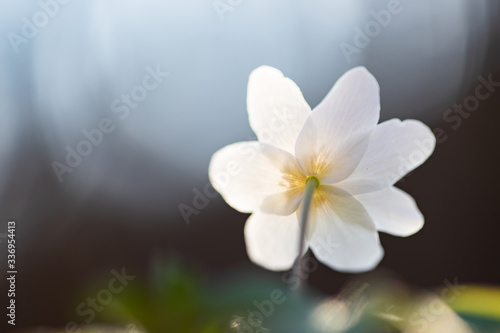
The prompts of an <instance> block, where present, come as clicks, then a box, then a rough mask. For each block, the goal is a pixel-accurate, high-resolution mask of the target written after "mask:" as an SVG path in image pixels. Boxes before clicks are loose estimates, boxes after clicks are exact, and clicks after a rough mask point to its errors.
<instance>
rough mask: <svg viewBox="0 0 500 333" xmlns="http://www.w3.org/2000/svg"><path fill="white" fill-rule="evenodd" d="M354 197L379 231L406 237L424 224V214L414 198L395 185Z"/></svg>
mask: <svg viewBox="0 0 500 333" xmlns="http://www.w3.org/2000/svg"><path fill="white" fill-rule="evenodd" d="M356 199H358V200H359V202H361V204H363V206H364V207H365V208H366V210H367V211H368V214H370V217H371V218H372V220H373V223H375V227H376V228H377V230H379V231H383V232H386V233H389V234H391V235H395V236H402V237H406V236H410V235H413V234H414V233H416V232H417V231H419V230H420V229H422V227H423V225H424V216H423V215H422V213H420V210H419V209H418V207H417V204H416V203H415V200H413V198H412V196H411V195H409V194H408V193H406V192H404V191H401V190H400V189H398V188H396V187H392V186H391V187H388V188H386V189H383V190H381V191H376V192H371V193H366V194H361V195H358V196H356Z"/></svg>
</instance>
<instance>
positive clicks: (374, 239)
mask: <svg viewBox="0 0 500 333" xmlns="http://www.w3.org/2000/svg"><path fill="white" fill-rule="evenodd" d="M320 189H321V190H320V192H319V195H320V197H319V198H318V199H320V200H316V199H317V198H316V196H315V198H314V200H316V202H315V203H314V205H313V207H311V208H312V209H311V216H310V219H311V220H314V230H313V232H312V235H311V239H310V242H309V245H310V247H311V249H312V251H313V252H314V255H315V256H316V258H318V260H319V261H320V262H322V263H324V264H325V265H327V266H329V267H331V268H333V269H335V270H338V271H343V272H362V271H367V270H371V269H373V268H374V267H375V266H377V264H378V263H379V262H380V260H382V257H383V256H384V250H383V249H382V246H381V245H380V241H379V238H378V233H377V231H376V229H375V226H374V224H373V222H372V220H371V219H370V216H369V215H368V213H367V211H366V210H365V208H364V207H363V205H361V203H359V201H357V200H356V199H355V198H354V197H352V196H351V195H349V194H348V193H347V192H345V191H342V190H340V189H337V188H334V187H331V186H325V185H322V186H321V187H320Z"/></svg>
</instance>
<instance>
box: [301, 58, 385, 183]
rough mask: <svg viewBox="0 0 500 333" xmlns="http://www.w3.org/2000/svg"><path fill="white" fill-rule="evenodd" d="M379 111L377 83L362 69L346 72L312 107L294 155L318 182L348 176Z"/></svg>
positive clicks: (365, 146) (363, 149) (366, 140)
mask: <svg viewBox="0 0 500 333" xmlns="http://www.w3.org/2000/svg"><path fill="white" fill-rule="evenodd" d="M379 114H380V98H379V86H378V83H377V81H376V80H375V78H374V77H373V75H371V74H370V73H369V72H368V71H367V70H366V68H364V67H357V68H354V69H352V70H350V71H348V72H346V73H345V74H344V75H343V76H342V77H341V78H340V79H339V80H338V81H337V83H335V85H334V86H333V88H332V90H331V91H330V92H329V93H328V95H327V96H326V97H325V99H324V100H323V101H322V102H321V103H320V104H319V105H318V106H317V107H316V108H315V109H314V110H313V112H312V113H311V115H310V116H309V118H308V119H307V121H306V123H305V124H304V128H303V130H302V131H301V133H300V134H299V137H298V139H297V143H296V146H295V156H297V160H298V162H299V164H300V166H301V167H302V168H303V169H304V171H305V172H306V173H307V174H315V175H318V176H320V177H321V180H322V182H326V183H330V184H332V183H336V182H338V181H341V180H343V179H345V178H346V177H348V176H349V175H350V174H351V173H352V172H353V171H354V169H355V168H356V166H357V165H358V163H359V161H360V160H361V158H362V156H363V154H364V152H365V150H366V148H367V146H368V140H369V135H370V134H371V132H372V130H373V129H374V128H375V126H376V125H377V122H378V119H379Z"/></svg>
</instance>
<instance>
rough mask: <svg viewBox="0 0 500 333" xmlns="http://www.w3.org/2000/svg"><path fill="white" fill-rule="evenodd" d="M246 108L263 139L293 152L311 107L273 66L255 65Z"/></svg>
mask: <svg viewBox="0 0 500 333" xmlns="http://www.w3.org/2000/svg"><path fill="white" fill-rule="evenodd" d="M247 109H248V116H249V120H250V126H251V127H252V129H253V131H254V132H255V134H256V135H257V138H258V139H259V141H260V142H264V143H269V144H272V145H274V146H276V147H278V148H281V149H283V150H285V151H287V152H289V153H291V154H294V151H295V141H296V140H297V136H298V134H299V132H300V130H301V129H302V127H303V125H304V122H305V120H306V118H307V116H308V115H309V114H310V113H311V108H310V107H309V105H308V104H307V102H306V101H305V99H304V97H303V96H302V93H301V91H300V89H299V87H297V85H296V84H295V83H294V82H293V81H292V80H290V79H289V78H287V77H284V76H283V73H281V72H280V71H279V70H277V69H276V68H273V67H269V66H261V67H259V68H257V69H255V70H254V71H253V72H252V73H251V74H250V78H249V81H248V94H247Z"/></svg>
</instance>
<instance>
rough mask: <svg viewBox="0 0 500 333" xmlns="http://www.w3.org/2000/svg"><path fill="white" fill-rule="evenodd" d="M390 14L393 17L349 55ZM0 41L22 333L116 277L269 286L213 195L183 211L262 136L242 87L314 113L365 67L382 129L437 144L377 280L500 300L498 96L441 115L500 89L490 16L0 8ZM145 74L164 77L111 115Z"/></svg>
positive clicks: (276, 6)
mask: <svg viewBox="0 0 500 333" xmlns="http://www.w3.org/2000/svg"><path fill="white" fill-rule="evenodd" d="M391 3H392V4H391ZM394 3H399V4H394ZM54 4H55V5H54ZM388 6H395V7H394V8H397V10H395V12H397V13H393V14H392V15H391V16H390V17H389V19H388V21H386V22H385V23H386V24H384V25H385V26H384V25H381V24H379V25H378V26H379V28H380V29H379V30H372V31H371V34H372V36H368V37H367V38H363V37H360V33H359V30H361V31H366V30H365V29H367V26H369V25H370V24H371V23H370V22H374V21H375V22H376V16H377V15H378V14H377V13H380V11H382V10H388V8H389V7H388ZM391 8H392V7H391ZM41 11H44V12H45V13H47V15H45V17H46V18H47V19H46V20H45V19H44V16H43V15H41V14H39V13H40V12H41ZM37 13H38V14H37ZM374 13H375V14H374ZM379 19H380V18H379ZM36 20H38V21H36ZM26 22H28V23H30V22H31V23H30V24H34V23H37V25H39V27H36V26H35V29H34V30H33V29H31V30H30V28H29V27H28V28H26V26H27V25H28V26H29V24H27V23H26ZM368 29H369V28H368ZM0 35H1V36H3V37H2V38H1V41H0V203H1V211H0V232H2V233H5V232H6V230H7V226H6V225H7V221H9V220H12V219H14V220H15V221H17V235H16V240H17V251H18V252H17V264H18V276H17V287H18V293H17V296H16V300H17V302H18V322H17V326H18V327H20V328H23V327H32V326H37V325H46V326H63V325H64V324H65V323H66V322H67V321H68V320H70V319H72V318H75V308H76V306H77V304H78V303H80V302H81V290H84V288H85V287H86V286H88V285H89V284H90V283H92V282H93V281H95V280H96V279H99V278H101V277H103V276H104V277H106V276H109V272H110V271H111V270H112V269H121V268H122V267H126V269H127V272H130V273H131V274H134V275H135V276H145V275H146V274H147V272H148V270H149V269H150V262H151V258H153V257H155V256H157V255H167V256H176V257H178V258H181V260H182V261H183V262H186V263H189V264H190V265H195V266H196V267H198V268H199V269H200V270H201V271H203V272H204V273H206V274H208V275H210V276H215V277H217V276H225V275H227V274H231V273H230V272H232V271H234V270H248V271H252V272H258V271H263V270H262V269H261V268H259V267H257V266H255V265H254V264H252V263H251V262H250V261H249V259H248V258H247V255H246V251H245V244H244V239H243V226H244V223H245V220H246V218H247V215H244V214H240V213H238V212H236V211H234V210H233V209H231V208H230V207H229V206H228V205H227V204H226V203H225V202H224V201H223V200H222V199H221V198H220V196H217V197H215V198H208V201H207V203H206V205H205V206H206V207H204V208H203V209H197V210H196V211H197V213H196V214H193V215H191V216H190V217H189V221H187V220H186V219H185V218H184V217H183V215H182V214H181V212H180V209H179V205H181V204H185V205H188V206H190V207H194V205H193V198H194V197H195V192H196V191H197V190H201V191H203V189H204V188H205V186H206V185H207V184H208V176H207V168H208V163H209V160H210V157H211V155H212V154H213V153H214V152H215V151H217V150H218V149H219V148H221V147H223V146H225V145H227V144H230V143H233V142H236V141H241V140H252V139H254V138H255V136H254V134H253V133H252V131H251V129H250V127H249V124H248V118H247V113H246V105H245V103H246V102H245V101H246V85H247V80H248V75H249V74H250V72H251V71H252V70H253V69H255V68H256V67H258V66H260V65H271V66H274V67H276V68H278V69H280V70H281V71H282V72H283V73H284V74H285V75H286V76H288V77H290V78H291V79H293V80H294V81H295V82H296V83H297V84H298V86H299V87H300V88H301V89H302V92H303V94H304V97H305V99H306V100H307V101H308V103H309V104H310V105H311V106H312V107H314V106H316V105H317V104H318V103H319V102H320V101H321V99H322V98H323V97H324V96H325V95H326V93H327V92H328V91H329V89H330V88H331V87H332V85H333V84H334V82H335V81H336V80H337V79H338V78H339V77H340V76H341V75H342V74H343V73H344V72H345V71H346V70H348V69H350V68H352V67H355V66H358V65H364V66H366V67H367V68H368V70H369V71H371V72H372V73H373V74H374V76H375V77H376V78H377V80H378V81H379V84H380V87H381V104H382V108H381V110H382V111H381V119H382V120H387V119H390V118H401V119H406V118H414V119H419V120H422V121H423V122H425V123H426V124H427V125H428V126H429V127H431V128H432V129H434V130H435V131H436V133H439V137H438V144H437V147H436V150H435V153H434V154H433V155H432V156H431V158H430V159H429V160H428V162H426V163H425V164H424V165H423V166H422V167H420V168H418V169H417V170H416V171H414V172H412V173H411V174H410V175H409V176H407V177H406V178H404V179H403V180H402V181H401V182H400V183H399V184H398V186H399V187H400V188H402V189H404V190H405V191H407V192H409V193H410V194H411V195H412V196H414V197H415V199H416V201H417V203H418V205H419V207H420V209H421V211H422V212H423V214H424V215H425V218H426V224H425V226H424V228H423V229H422V230H421V231H420V232H419V233H418V234H416V235H414V236H411V237H409V238H397V237H393V236H389V235H381V239H382V244H383V246H384V248H385V250H386V255H385V257H384V259H383V261H382V262H381V264H380V267H379V269H380V270H385V271H391V272H393V274H395V275H397V276H398V277H399V278H400V279H402V280H403V281H405V282H406V283H408V284H410V285H415V286H418V287H422V288H433V287H435V286H438V285H441V284H443V281H445V280H449V281H452V280H454V279H458V281H459V282H461V283H472V284H486V285H488V284H499V283H500V265H499V263H500V250H499V248H498V244H499V237H500V236H499V235H500V223H499V222H500V220H499V214H498V207H499V206H498V205H499V202H500V194H499V193H500V191H499V190H498V189H499V186H500V179H499V178H500V177H499V174H498V165H499V164H498V163H499V162H500V159H499V154H500V139H499V136H498V133H499V131H498V124H500V86H496V87H493V89H495V91H494V92H491V94H490V96H489V97H488V98H487V99H486V100H484V101H480V103H479V106H478V107H477V109H476V110H474V111H473V112H467V113H466V116H461V115H459V114H458V113H456V112H451V113H450V112H449V111H447V110H448V109H450V108H452V107H453V105H454V104H463V103H464V100H465V99H466V98H467V96H474V94H475V89H476V87H477V86H478V84H481V81H480V80H478V77H482V78H484V79H485V80H488V77H490V76H491V79H492V80H493V81H495V82H500V60H499V59H500V3H498V2H497V1H494V0H491V1H488V0H474V1H472V0H440V1H433V0H421V1H410V0H401V1H399V2H398V1H394V0H393V1H381V0H376V1H367V0H366V1H326V0H313V1H295V0H292V1H290V0H279V1H265V0H254V1H247V0H241V1H237V0H232V1H229V0H220V1H213V0H204V1H201V0H198V1H181V0H170V1H160V0H144V1H132V0H121V1H118V0H107V1H101V0H88V1H77V0H73V1H62V0H61V1H59V2H58V1H55V0H54V1H49V0H41V1H40V2H35V1H7V0H2V1H0ZM16 36H17V37H16ZM27 36H29V37H27ZM346 45H349V46H346ZM360 45H361V46H360ZM354 48H355V49H354ZM346 50H351V51H352V50H356V51H352V52H346ZM155 70H159V71H161V72H164V73H168V75H167V74H164V75H163V74H162V75H163V76H162V77H161V78H159V80H158V85H157V86H156V87H155V88H154V89H152V90H151V91H147V96H145V98H144V99H143V100H141V101H140V102H139V103H137V105H135V104H134V105H135V106H134V107H129V110H128V112H126V111H124V110H123V109H122V110H121V111H117V109H116V108H115V107H116V105H118V104H116V105H115V107H114V106H113V105H114V103H115V101H116V100H117V99H121V98H122V95H123V94H130V93H131V91H132V90H133V89H134V88H135V87H137V86H141V85H142V84H143V79H144V77H145V76H146V75H147V74H148V71H155ZM151 82H153V81H151ZM499 85H500V84H499ZM120 105H122V106H123V105H124V104H120ZM447 115H448V116H447ZM451 117H454V118H451ZM457 117H459V118H460V120H457ZM104 118H109V119H111V121H112V124H113V126H114V128H115V129H114V131H113V132H111V133H108V134H105V135H104V136H103V139H102V142H101V143H100V144H99V145H97V146H93V147H92V151H91V153H90V154H89V155H88V156H85V157H83V159H82V161H81V162H80V163H79V165H78V166H77V167H74V168H72V169H73V170H72V172H67V173H64V174H63V175H62V181H60V180H59V179H58V177H57V175H56V173H55V172H54V169H53V165H52V164H53V162H54V161H56V162H60V163H64V162H65V158H66V154H67V150H66V147H67V146H69V147H71V148H72V149H76V147H77V145H78V143H79V142H80V141H81V140H83V139H85V136H84V134H82V131H85V130H86V131H91V130H92V129H94V128H97V127H98V126H99V123H100V122H101V121H102V119H104ZM459 121H460V124H459V125H458V122H459ZM0 241H1V243H0V246H1V248H2V252H1V253H6V251H4V250H5V249H6V241H5V237H3V238H0ZM6 259H7V258H6V255H2V256H0V263H1V264H2V265H1V267H6V265H5V264H6ZM275 274H276V277H277V278H278V279H279V277H280V276H281V275H280V273H275ZM351 278H352V276H351V275H350V274H342V273H339V272H335V271H332V270H331V269H329V268H327V267H324V266H322V265H320V266H319V268H318V269H317V270H316V271H315V272H313V273H312V274H311V275H310V277H309V282H308V283H309V285H310V286H311V287H312V288H314V289H316V290H318V291H321V292H322V293H325V294H335V293H337V292H339V290H340V289H341V288H342V286H344V285H345V283H346V282H348V281H349V280H350V279H351ZM0 289H1V290H2V292H1V294H2V295H3V294H4V292H3V291H4V290H7V284H6V282H5V279H2V282H1V283H0ZM2 297H3V296H2ZM79 297H80V298H79ZM4 300H6V298H5V299H4ZM4 303H5V304H7V303H6V301H5V302H4V301H2V304H4ZM76 318H77V319H78V317H77V316H76ZM3 324H4V323H3V322H2V325H3Z"/></svg>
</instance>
